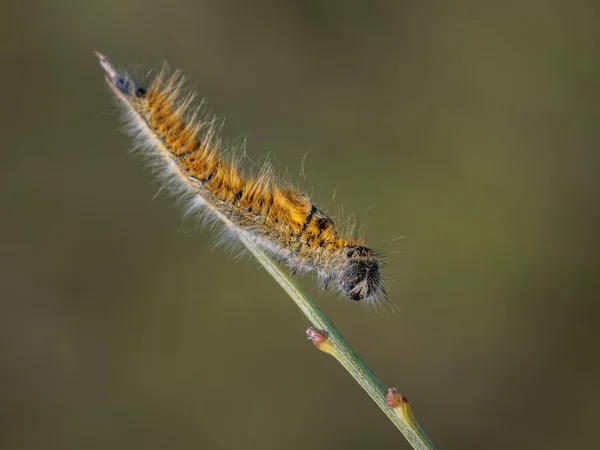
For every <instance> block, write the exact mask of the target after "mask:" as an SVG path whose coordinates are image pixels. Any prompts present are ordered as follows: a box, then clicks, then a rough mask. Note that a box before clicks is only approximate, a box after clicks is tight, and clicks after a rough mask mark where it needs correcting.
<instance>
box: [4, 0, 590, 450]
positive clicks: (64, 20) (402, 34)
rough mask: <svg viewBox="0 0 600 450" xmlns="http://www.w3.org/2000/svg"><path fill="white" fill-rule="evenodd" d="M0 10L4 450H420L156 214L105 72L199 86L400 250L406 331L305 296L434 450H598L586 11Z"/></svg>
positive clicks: (46, 4) (398, 293)
mask: <svg viewBox="0 0 600 450" xmlns="http://www.w3.org/2000/svg"><path fill="white" fill-rule="evenodd" d="M1 9H2V14H0V23H1V25H2V26H1V28H0V29H1V30H2V39H1V40H0V49H1V54H2V58H1V66H2V70H1V72H0V86H2V88H1V89H2V103H1V104H0V131H1V136H2V145H1V148H2V150H1V156H0V158H1V159H0V175H1V176H0V186H1V189H0V202H1V204H2V212H1V213H0V217H1V219H0V236H1V238H0V239H1V241H0V447H1V448H3V449H7V450H9V449H11V450H12V449H15V450H16V449H23V450H24V449H81V448H86V449H107V448H110V449H138V448H139V449H165V448H174V449H199V448H206V449H231V448H235V449H259V448H260V449H265V448H266V449H306V448H311V449H365V448H368V449H387V448H409V446H408V444H407V443H406V442H405V440H404V438H403V437H402V436H401V435H400V434H399V433H398V432H397V430H396V429H395V428H394V427H393V426H392V424H391V423H390V422H389V421H388V420H387V419H386V418H385V416H384V415H383V414H382V413H381V411H380V410H379V409H378V408H377V407H376V406H375V405H374V404H373V403H372V402H371V401H370V400H369V398H368V397H367V395H366V394H365V393H364V392H362V391H361V390H360V388H359V387H358V385H356V384H355V383H354V382H353V380H352V379H351V378H350V376H349V375H348V374H347V373H346V372H345V371H343V370H342V368H341V367H340V366H339V365H338V364H337V363H336V362H335V361H334V360H333V359H332V358H330V357H328V356H326V355H324V354H322V353H320V352H318V351H316V350H315V349H314V348H313V347H312V345H311V344H310V342H309V341H307V340H306V338H305V335H304V330H305V329H306V328H307V327H308V323H307V321H306V319H305V318H304V317H303V316H302V315H301V314H300V313H299V311H298V310H297V309H296V308H295V306H294V305H293V303H292V302H291V301H290V299H289V298H287V297H286V295H285V294H284V293H283V291H282V290H281V289H280V288H279V287H278V286H277V285H276V284H275V282H274V281H273V280H272V279H270V278H269V277H268V276H267V275H266V274H265V273H264V271H263V270H261V269H260V268H258V267H257V264H256V262H254V261H252V260H251V259H250V258H248V257H247V258H243V259H241V260H235V258H233V257H232V255H231V253H229V252H227V251H226V250H224V249H221V248H217V249H211V235H210V233H209V232H207V231H202V230H200V229H198V228H197V227H196V225H195V223H193V222H190V221H184V220H182V219H181V217H180V212H179V211H178V210H177V208H176V207H174V205H173V203H172V201H170V200H164V199H159V200H153V195H154V194H155V192H156V191H157V189H158V187H157V185H156V183H153V182H152V180H151V177H150V176H149V175H148V173H147V172H145V171H144V170H142V169H141V162H140V160H139V159H138V158H132V157H130V156H129V155H128V154H127V152H126V150H127V149H128V148H130V143H129V141H128V139H127V138H125V137H124V136H123V134H122V133H120V131H119V125H118V114H117V112H116V108H115V106H114V103H113V102H112V99H111V95H110V93H109V91H108V89H107V87H106V86H105V84H104V81H103V75H102V72H101V69H100V68H99V67H98V64H97V61H96V60H95V58H94V56H93V54H92V51H93V50H100V51H102V52H104V53H106V54H107V55H109V56H110V57H111V58H112V59H113V61H114V62H116V63H118V64H120V65H121V66H123V67H126V68H133V69H135V70H138V71H140V72H145V71H146V70H147V69H150V68H157V67H160V65H161V63H162V62H163V61H165V60H166V61H168V62H169V63H170V65H171V66H172V67H180V68H182V69H184V70H185V71H186V73H187V74H188V75H189V77H190V79H191V80H192V82H193V83H194V84H195V85H196V88H197V89H198V91H199V92H200V94H201V95H202V96H205V97H206V98H207V99H208V101H209V104H210V106H211V108H212V109H213V110H214V111H215V112H216V113H217V114H218V115H219V116H221V117H226V118H227V122H226V126H225V129H224V134H225V135H226V136H229V137H232V138H236V137H240V136H245V135H246V133H248V139H249V145H248V153H249V155H250V157H251V158H253V159H255V160H259V159H261V158H262V157H263V156H264V155H265V154H266V153H267V152H272V153H273V154H274V155H275V156H276V157H277V160H278V163H279V164H280V167H281V168H282V170H285V169H286V168H287V170H288V171H289V172H290V173H291V174H292V175H295V174H298V173H299V172H300V161H301V159H302V157H303V156H304V155H305V154H306V153H308V158H307V160H306V164H305V173H306V182H304V181H302V184H305V186H307V187H308V188H309V189H313V195H314V198H315V199H316V201H317V203H318V204H321V205H326V204H328V203H330V199H331V196H332V194H333V193H334V192H337V196H336V202H337V203H341V204H343V205H344V210H345V211H346V213H349V212H351V211H355V212H357V213H358V214H359V216H360V218H361V220H362V223H363V225H364V228H365V230H366V231H367V239H368V242H369V243H370V244H373V245H374V246H377V245H380V244H386V243H388V245H387V246H386V248H387V250H389V251H390V252H397V251H401V253H393V254H392V257H391V259H392V267H391V268H390V269H388V270H387V271H386V277H387V278H388V280H392V279H393V280H396V281H395V282H394V281H391V300H392V301H393V302H394V303H395V304H396V305H397V307H398V311H396V312H395V313H390V312H388V313H385V312H377V311H374V310H372V309H365V308H364V307H363V306H362V305H360V304H356V303H354V302H350V301H345V300H339V299H337V298H336V297H335V296H333V295H332V294H330V293H328V292H319V291H318V289H317V288H316V287H315V283H314V280H313V279H312V277H311V276H306V277H304V278H303V280H302V283H303V285H304V286H306V287H307V289H309V290H310V291H311V292H313V293H314V294H315V296H316V297H317V300H318V302H319V303H320V304H321V305H322V307H323V308H324V309H325V310H326V312H327V313H328V314H329V315H330V317H331V318H332V320H333V321H334V322H335V323H336V324H337V325H338V327H339V329H340V330H341V331H342V333H344V335H345V336H346V338H347V339H348V340H349V342H350V343H351V344H352V345H353V346H354V347H355V348H356V350H357V351H358V352H359V354H360V355H361V356H362V357H363V358H364V359H365V361H366V362H367V363H368V364H369V365H370V366H371V368H372V369H373V370H374V371H375V373H376V374H377V375H378V376H379V377H380V378H381V379H382V380H383V382H384V383H386V384H387V385H395V386H397V387H398V388H399V389H400V391H401V392H402V393H404V394H405V395H406V396H407V397H408V399H409V400H410V401H411V403H412V405H413V408H414V411H415V413H416V415H417V418H418V419H419V421H420V422H421V424H422V426H423V427H424V428H425V429H426V430H427V432H428V433H429V435H430V436H431V438H432V439H433V441H434V442H435V443H436V444H437V445H438V446H439V448H442V449H451V448H456V449H478V448H488V449H506V448H515V449H532V448H545V449H563V448H579V447H583V448H594V447H597V446H598V437H597V423H598V419H600V417H599V416H600V414H599V412H598V404H599V402H600V382H599V377H600V371H599V370H598V366H599V364H598V362H599V361H598V359H599V357H598V354H599V351H598V344H599V342H600V339H599V338H600V329H599V326H598V319H599V314H598V292H599V289H598V287H599V286H598V284H599V283H598V267H597V264H598V251H597V246H596V245H594V244H596V243H597V240H598V225H599V224H600V204H599V202H598V189H599V188H600V180H599V178H598V161H599V156H598V144H599V142H600V135H599V127H598V123H599V122H598V121H599V119H600V112H599V107H598V105H599V104H600V83H599V80H600V70H599V69H600V62H599V57H600V52H599V51H598V43H599V42H600V26H599V25H598V17H599V14H600V7H598V6H597V3H596V2H592V1H588V2H585V1H572V2H559V1H555V2H553V1H541V0H538V1H536V0H527V1H519V2H504V1H502V2H500V1H498V2H476V1H457V2H442V1H438V2H419V1H369V2H366V1H365V2H347V1H340V0H338V1H314V0H310V1H308V0H304V1H275V0H260V1H243V0H237V1H233V0H232V1H212V2H210V1H199V0H194V1H191V0H173V1H169V2H167V1H157V0H155V1H142V0H110V1H109V0H107V1H103V2H84V1H75V0H72V1H67V0H54V1H46V0H37V1H35V0H25V1H19V2H17V1H8V2H7V1H6V0H5V1H3V2H2V8H1ZM399 236H406V237H405V238H403V239H399V240H395V241H393V242H392V243H390V241H391V240H393V239H394V238H396V237H399Z"/></svg>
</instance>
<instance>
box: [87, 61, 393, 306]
mask: <svg viewBox="0 0 600 450" xmlns="http://www.w3.org/2000/svg"><path fill="white" fill-rule="evenodd" d="M96 56H97V57H98V59H99V61H100V65H101V66H102V68H103V69H104V70H105V72H106V81H107V83H108V85H109V86H110V87H111V89H112V91H113V92H114V94H115V95H116V96H117V98H118V99H119V100H120V103H122V105H123V106H124V108H125V112H126V115H125V117H126V120H127V123H128V124H129V125H130V126H131V129H132V130H133V132H134V134H135V136H136V138H140V139H141V140H142V141H143V144H144V145H143V148H144V154H147V155H149V156H151V157H153V158H154V159H155V160H156V162H157V164H158V165H159V166H160V168H161V169H164V170H163V171H164V172H165V173H166V174H167V176H168V178H169V181H170V182H171V187H172V188H173V189H174V190H176V191H177V193H178V194H181V195H182V196H183V197H184V200H185V201H186V202H187V205H188V207H189V209H190V210H192V211H195V210H199V209H204V210H205V212H206V214H207V215H209V216H212V217H214V218H218V219H220V220H221V221H222V222H223V224H224V225H225V227H226V228H227V229H229V230H231V231H232V234H234V235H235V234H237V233H246V235H247V236H249V237H251V238H252V239H253V240H255V242H257V243H258V244H259V245H260V246H261V247H263V248H264V249H265V250H267V251H268V252H269V253H270V254H271V255H272V256H273V257H275V258H276V259H278V260H279V261H281V262H283V263H285V264H286V265H287V266H288V267H289V268H290V270H291V271H292V273H295V272H298V271H309V270H314V271H316V272H317V274H318V277H319V280H320V282H321V285H322V286H323V287H324V288H325V287H327V286H328V285H329V284H330V282H335V283H333V284H334V285H335V287H336V288H337V289H338V290H339V291H340V292H342V293H343V294H345V295H346V296H347V297H349V298H350V299H352V300H357V301H359V300H366V301H370V302H374V301H376V300H378V299H381V300H385V299H386V293H385V289H384V286H383V282H382V279H381V274H380V271H379V268H380V265H381V263H380V261H379V259H380V258H379V256H378V255H377V253H376V252H374V251H373V250H371V249H370V248H368V247H366V246H365V245H364V244H363V242H361V241H359V240H358V239H357V238H354V237H352V236H346V237H341V236H340V235H339V234H338V232H337V230H336V227H335V224H334V223H333V221H332V220H331V218H329V217H328V216H327V215H326V214H325V213H323V212H322V211H320V210H319V209H318V208H317V207H316V206H315V205H314V204H313V203H312V202H311V200H310V198H309V197H308V196H307V195H306V194H303V193H301V192H300V191H298V190H296V189H295V188H293V187H291V186H278V185H277V183H276V182H275V181H274V179H273V177H271V176H270V174H269V172H268V170H263V171H261V173H260V174H259V175H258V176H257V177H254V178H246V177H245V176H244V174H243V173H242V172H241V170H240V169H239V168H238V167H237V166H238V164H237V162H236V161H234V160H233V159H230V160H227V159H226V158H225V157H224V156H223V154H222V152H221V150H220V143H219V140H218V139H217V138H216V132H215V126H214V121H206V120H203V119H202V118H198V117H197V115H196V114H191V113H190V112H189V111H188V110H189V108H190V104H191V102H192V99H193V95H188V96H187V97H185V98H183V99H182V98H181V97H182V95H181V89H182V83H181V79H180V77H179V76H178V74H174V75H171V76H168V75H167V74H166V71H164V70H163V71H162V72H161V73H160V74H159V75H158V76H157V77H156V78H155V79H154V80H152V81H151V82H149V84H148V85H141V84H139V83H136V82H135V81H134V80H133V79H132V78H131V76H130V75H129V74H128V73H127V72H124V71H119V70H117V69H115V67H114V66H113V65H112V64H111V63H110V61H109V60H108V59H107V58H106V57H105V56H104V55H102V54H100V53H97V52H96Z"/></svg>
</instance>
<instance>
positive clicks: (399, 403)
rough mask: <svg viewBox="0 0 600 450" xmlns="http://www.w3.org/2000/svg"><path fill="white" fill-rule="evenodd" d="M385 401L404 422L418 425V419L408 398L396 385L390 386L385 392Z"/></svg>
mask: <svg viewBox="0 0 600 450" xmlns="http://www.w3.org/2000/svg"><path fill="white" fill-rule="evenodd" d="M385 401H386V403H387V404H388V406H389V407H390V408H392V409H393V410H394V412H395V413H396V415H397V416H398V417H399V418H400V419H402V421H403V422H405V423H409V424H411V425H413V426H417V420H416V419H415V416H414V415H413V413H412V410H411V409H410V405H409V404H408V400H407V399H406V397H405V396H404V395H402V394H401V393H400V392H398V389H396V388H395V387H391V388H389V389H388V390H387V393H386V394H385Z"/></svg>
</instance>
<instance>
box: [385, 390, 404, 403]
mask: <svg viewBox="0 0 600 450" xmlns="http://www.w3.org/2000/svg"><path fill="white" fill-rule="evenodd" d="M385 401H386V403H387V404H388V406H389V407H390V408H398V407H399V406H402V405H403V404H404V403H408V400H407V399H406V397H405V396H404V395H402V394H401V393H400V392H398V389H396V388H395V387H392V388H389V389H388V391H387V393H386V395H385Z"/></svg>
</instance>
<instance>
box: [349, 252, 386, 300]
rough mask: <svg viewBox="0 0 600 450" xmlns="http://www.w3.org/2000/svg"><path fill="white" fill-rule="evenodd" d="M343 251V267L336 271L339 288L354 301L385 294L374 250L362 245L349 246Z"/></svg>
mask: <svg viewBox="0 0 600 450" xmlns="http://www.w3.org/2000/svg"><path fill="white" fill-rule="evenodd" d="M343 252H344V258H345V260H344V266H345V267H344V268H343V269H342V270H340V271H339V273H338V277H337V282H338V286H339V289H340V290H341V291H342V292H343V293H344V294H345V295H347V296H348V298H350V299H351V300H356V301H360V300H364V299H371V298H377V297H381V296H385V290H384V288H383V285H382V282H381V273H380V272H379V262H378V258H377V255H376V254H375V252H373V250H371V249H370V248H368V247H363V246H349V247H346V248H345V249H344V250H343Z"/></svg>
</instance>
